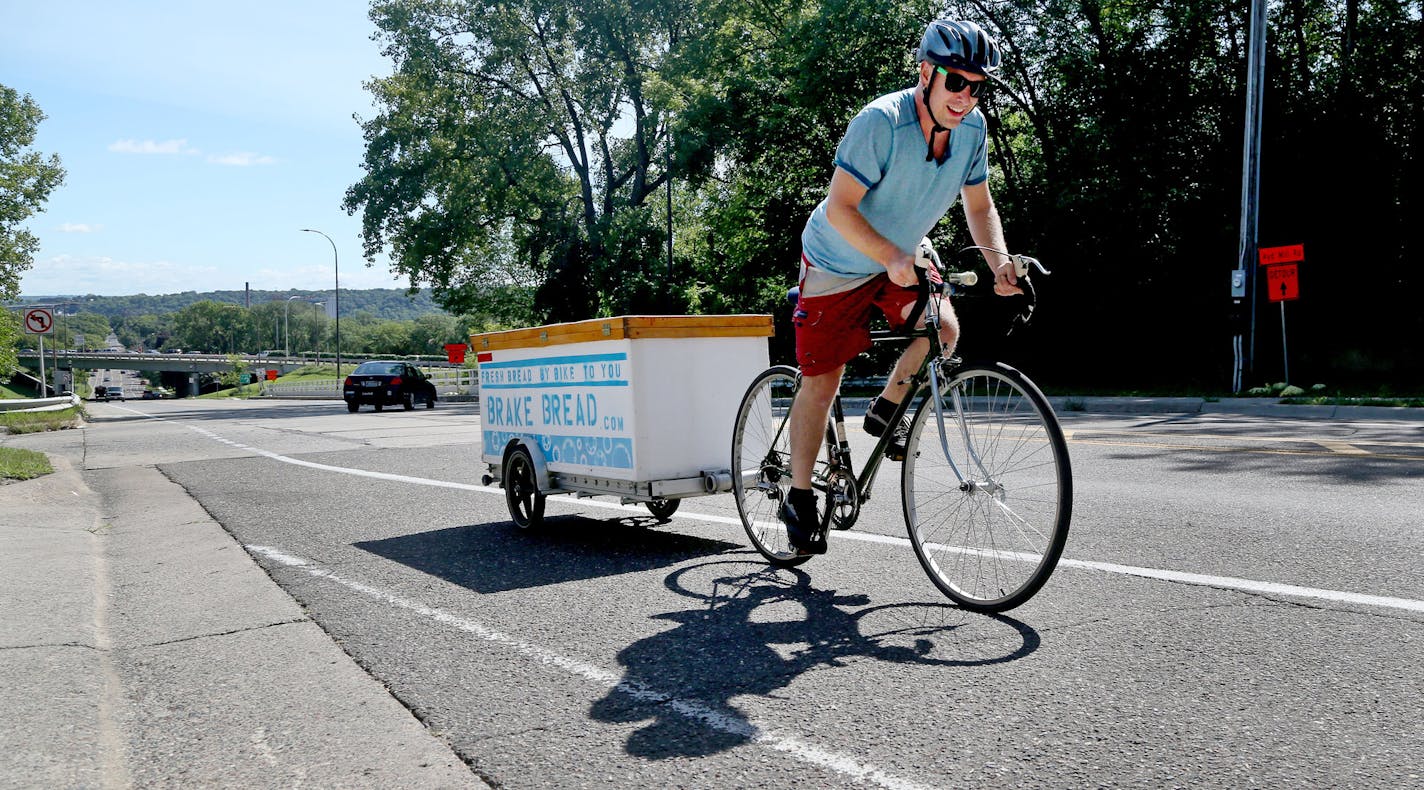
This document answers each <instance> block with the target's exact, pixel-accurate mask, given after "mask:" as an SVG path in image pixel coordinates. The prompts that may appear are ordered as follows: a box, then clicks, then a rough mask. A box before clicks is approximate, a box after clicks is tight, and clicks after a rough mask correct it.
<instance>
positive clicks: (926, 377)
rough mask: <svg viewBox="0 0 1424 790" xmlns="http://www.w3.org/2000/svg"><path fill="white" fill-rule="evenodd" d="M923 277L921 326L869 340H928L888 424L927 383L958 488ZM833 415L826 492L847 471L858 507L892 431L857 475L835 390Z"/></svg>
mask: <svg viewBox="0 0 1424 790" xmlns="http://www.w3.org/2000/svg"><path fill="white" fill-rule="evenodd" d="M924 277H925V275H923V274H921V278H922V287H925V288H926V293H927V294H928V297H927V298H926V302H925V308H924V311H925V312H924V315H925V325H924V327H922V328H916V329H912V330H910V331H909V332H893V331H877V332H871V333H870V337H871V340H872V341H885V340H902V339H904V340H909V341H910V342H911V343H913V342H914V341H915V340H916V339H918V338H921V337H923V338H927V339H928V340H929V349H928V350H927V351H926V352H925V358H924V361H922V362H921V363H920V367H919V369H918V370H916V371H915V372H914V373H913V374H911V375H910V380H909V384H910V387H909V390H908V394H907V395H906V397H905V398H904V399H903V400H901V401H900V405H899V406H898V407H897V408H896V409H895V413H894V415H893V416H892V417H891V419H890V421H889V425H891V426H894V425H897V424H899V422H900V420H902V419H904V418H905V415H906V414H908V413H909V411H910V406H911V404H912V402H913V401H914V400H915V398H916V397H918V395H919V394H920V392H921V391H922V390H923V389H924V388H925V386H926V384H928V386H929V388H930V392H931V394H932V396H933V399H934V408H935V416H936V418H937V419H936V422H937V424H938V428H939V437H940V444H941V446H942V448H943V449H944V455H945V458H946V460H948V461H949V466H950V469H951V470H953V472H954V475H955V478H956V479H957V480H959V482H960V484H961V485H963V484H965V482H966V481H965V479H964V475H963V473H962V472H960V470H959V467H958V465H957V464H955V463H954V459H953V457H952V455H951V453H950V452H949V442H948V439H947V437H946V436H945V432H944V431H945V429H944V408H943V405H942V401H941V399H940V376H939V366H940V364H941V363H943V362H947V361H948V360H943V359H942V358H941V355H942V353H943V351H944V346H943V345H942V344H941V342H940V338H939V322H940V316H939V300H938V299H935V298H932V297H934V296H936V295H938V294H936V293H934V292H932V291H931V290H930V289H929V288H928V281H927V280H925V279H924ZM941 294H942V295H943V296H944V297H946V298H947V297H949V296H950V295H951V294H952V292H951V287H950V286H949V284H947V283H946V284H944V288H943V290H942V291H941ZM953 400H954V411H955V419H956V421H957V422H958V423H959V429H960V431H961V432H962V434H963V436H964V439H965V446H966V447H969V448H970V455H971V457H972V459H973V461H974V463H975V465H977V466H979V467H980V469H981V470H982V469H983V464H982V463H981V462H980V461H979V459H978V457H977V453H974V451H973V445H972V444H971V443H970V442H969V426H968V425H966V424H965V422H964V419H963V413H964V412H963V409H962V408H961V406H960V403H959V396H958V394H957V393H954V394H953ZM832 412H833V414H834V419H833V420H832V422H831V423H830V424H828V425H827V426H826V447H827V448H828V450H829V456H830V457H829V459H828V462H827V464H826V466H825V474H823V475H822V477H823V478H824V479H825V482H826V485H827V489H828V490H829V488H830V486H829V479H830V476H831V473H832V472H834V471H835V470H837V469H845V470H847V471H848V472H849V473H850V475H851V477H853V478H854V479H855V487H856V496H857V498H858V502H857V504H860V503H864V502H868V501H869V500H870V491H871V487H872V486H873V485H874V483H875V475H876V474H877V473H878V472H879V471H880V464H881V462H882V461H884V459H885V450H886V448H887V447H888V446H889V444H890V441H891V440H892V439H893V438H894V431H893V429H890V430H886V432H885V433H884V434H882V435H881V436H880V438H879V439H878V440H877V441H876V443H875V447H874V449H872V450H871V451H870V458H869V459H868V460H867V461H866V462H865V466H864V467H862V468H861V470H860V473H859V474H858V475H857V474H856V472H855V465H854V463H853V461H852V459H851V455H850V442H849V441H848V439H847V436H848V434H847V433H846V429H845V412H844V410H843V408H842V406H841V395H840V391H839V390H837V392H836V397H835V400H834V401H833V402H832Z"/></svg>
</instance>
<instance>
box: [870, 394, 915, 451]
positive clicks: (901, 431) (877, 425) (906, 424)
mask: <svg viewBox="0 0 1424 790" xmlns="http://www.w3.org/2000/svg"><path fill="white" fill-rule="evenodd" d="M879 403H880V398H871V399H870V405H869V407H868V408H867V409H866V410H865V432H866V433H868V434H870V435H871V436H880V435H881V434H883V433H885V429H886V428H887V427H889V425H890V421H889V419H888V416H887V415H881V414H878V413H877V406H878V405H879ZM909 440H910V421H909V420H907V419H905V418H904V417H901V418H900V423H899V424H898V425H896V426H895V434H894V436H892V437H891V439H890V443H889V444H887V445H885V457H886V458H889V459H890V460H892V461H903V460H905V452H906V450H905V446H906V444H907V443H908V442H909Z"/></svg>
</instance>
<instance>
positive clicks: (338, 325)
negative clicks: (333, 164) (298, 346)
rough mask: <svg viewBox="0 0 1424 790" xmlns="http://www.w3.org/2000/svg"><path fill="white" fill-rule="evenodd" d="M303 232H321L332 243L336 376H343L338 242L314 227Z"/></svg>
mask: <svg viewBox="0 0 1424 790" xmlns="http://www.w3.org/2000/svg"><path fill="white" fill-rule="evenodd" d="M302 232H303V233H320V234H321V236H322V237H323V238H325V239H326V240H327V242H328V243H329V244H331V264H332V266H333V268H334V269H335V271H336V310H335V312H336V378H337V379H340V378H341V261H340V259H339V258H338V257H337V254H336V242H334V241H332V240H331V237H330V236H327V235H326V234H325V233H322V232H321V231H319V230H315V229H313V228H302Z"/></svg>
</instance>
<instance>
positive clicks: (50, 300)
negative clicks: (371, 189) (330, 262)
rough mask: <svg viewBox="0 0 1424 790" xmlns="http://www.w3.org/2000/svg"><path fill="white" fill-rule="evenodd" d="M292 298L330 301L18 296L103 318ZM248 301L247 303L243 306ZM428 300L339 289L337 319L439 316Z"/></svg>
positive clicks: (276, 294)
mask: <svg viewBox="0 0 1424 790" xmlns="http://www.w3.org/2000/svg"><path fill="white" fill-rule="evenodd" d="M293 296H300V297H302V298H303V299H304V300H306V301H313V302H319V301H324V300H326V299H330V298H331V297H332V293H331V291H299V290H292V291H258V290H253V291H207V292H203V293H199V292H197V291H183V292H182V293H174V294H156V295H149V294H135V295H132V296H94V295H92V294H91V295H87V296H22V297H21V298H20V301H21V302H22V303H24V304H57V305H60V306H61V307H62V309H64V310H65V312H70V313H75V312H87V313H98V314H100V315H103V316H105V317H107V318H110V319H114V318H130V317H134V316H140V315H167V314H171V313H177V312H178V311H179V310H182V309H183V308H185V307H188V306H190V305H193V304H196V303H198V302H219V303H222V304H233V305H238V306H239V307H248V306H251V307H257V306H258V305H261V304H263V303H266V302H284V301H286V300H287V299H288V298H290V297H293ZM249 302H250V303H249ZM444 312H445V311H444V310H441V309H440V307H439V306H438V305H436V304H435V302H434V300H432V299H431V297H430V290H429V289H428V288H427V289H421V290H419V291H417V292H415V293H413V294H412V293H410V292H408V291H407V290H405V289H404V288H369V289H363V290H355V289H346V288H342V289H341V315H342V316H348V315H355V314H356V313H367V314H369V315H370V316H371V317H373V318H379V319H383V320H387V321H410V320H413V319H416V318H419V317H420V316H423V315H430V314H433V313H444Z"/></svg>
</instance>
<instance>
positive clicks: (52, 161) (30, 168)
mask: <svg viewBox="0 0 1424 790" xmlns="http://www.w3.org/2000/svg"><path fill="white" fill-rule="evenodd" d="M44 118H45V116H44V113H43V112H41V111H40V108H39V105H37V104H35V102H34V100H32V99H31V98H30V97H29V95H28V94H26V95H24V96H21V95H20V94H19V93H18V92H17V91H15V90H14V89H12V88H8V87H6V86H4V85H0V302H7V301H12V300H14V299H15V298H16V297H18V296H19V295H20V275H21V274H23V273H24V272H25V270H26V269H28V268H30V266H31V264H32V263H33V262H34V253H35V250H36V249H38V248H39V239H37V238H35V236H34V234H32V233H30V232H29V231H28V230H25V229H24V228H23V227H21V224H22V223H23V222H24V221H25V220H27V219H29V217H30V216H31V215H32V214H34V213H36V212H37V211H39V210H40V207H41V206H43V205H44V203H45V201H46V200H48V199H49V194H50V192H51V191H53V190H54V188H55V187H57V186H59V185H60V183H61V182H62V181H63V180H64V169H63V168H62V167H60V165H59V156H58V155H51V156H50V157H49V158H48V159H46V158H45V156H44V155H43V154H41V153H39V152H38V151H33V150H30V147H31V146H32V145H34V142H35V130H36V129H37V128H38V127H39V125H40V122H41V121H43V120H44ZM19 330H20V325H19V320H18V319H17V318H16V316H15V315H14V314H13V313H12V312H11V311H9V310H5V311H0V373H8V372H10V371H12V370H14V369H15V345H16V343H17V342H18V340H19V335H20V331H19Z"/></svg>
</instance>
